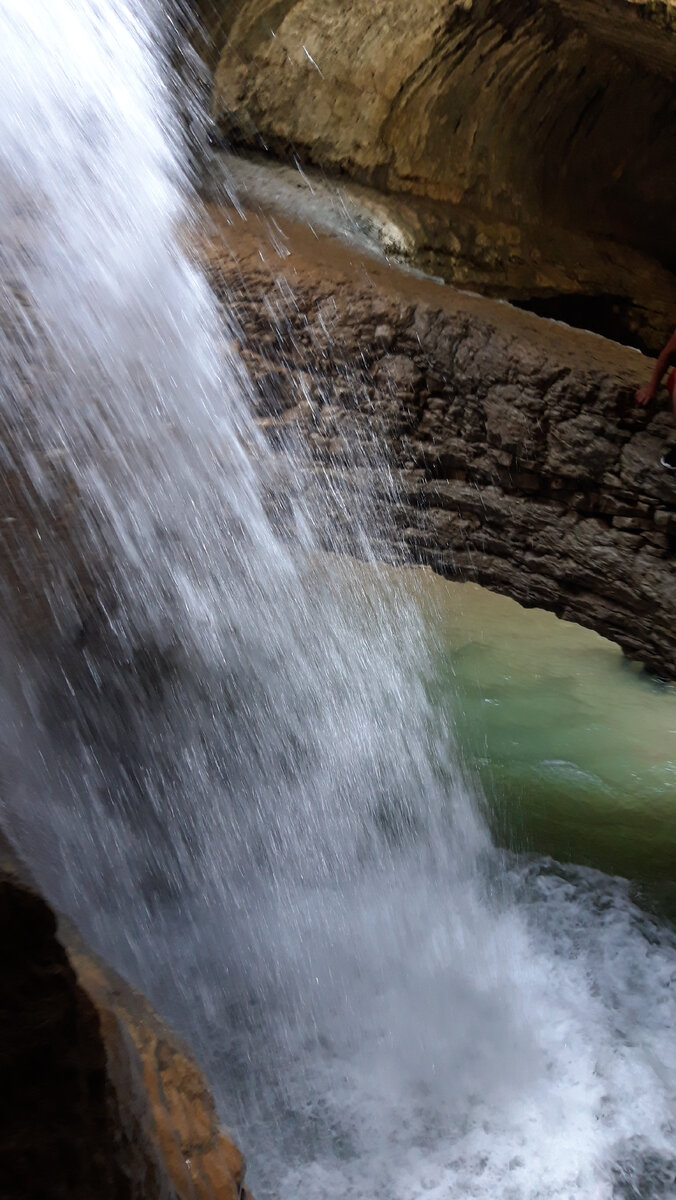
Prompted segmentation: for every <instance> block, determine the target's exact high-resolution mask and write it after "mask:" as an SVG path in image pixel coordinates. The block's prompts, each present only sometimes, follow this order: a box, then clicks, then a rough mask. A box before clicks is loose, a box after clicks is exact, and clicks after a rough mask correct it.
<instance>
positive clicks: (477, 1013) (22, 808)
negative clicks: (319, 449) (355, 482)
mask: <svg viewBox="0 0 676 1200" xmlns="http://www.w3.org/2000/svg"><path fill="white" fill-rule="evenodd" d="M163 20H164V18H163V9H162V7H161V6H160V5H157V6H155V5H148V6H147V7H146V6H143V5H141V4H139V3H136V2H133V0H32V3H31V4H30V6H28V5H26V4H25V2H24V0H0V134H1V135H2V136H0V205H1V209H0V215H2V218H3V228H5V229H6V231H7V236H6V238H5V239H4V241H3V245H2V251H1V252H0V279H1V280H2V295H1V297H0V299H1V302H2V307H3V322H2V343H1V346H0V371H1V373H2V384H3V392H2V397H3V398H2V412H1V413H0V421H1V425H2V432H3V453H4V459H5V462H4V465H5V468H6V471H7V473H8V476H9V477H11V479H12V480H13V481H14V486H13V490H12V489H11V490H10V497H11V496H13V497H14V498H15V499H16V497H17V495H18V498H19V501H20V502H19V503H18V505H17V507H16V508H15V509H13V510H12V514H11V516H10V520H11V522H12V523H13V525H16V523H17V522H18V523H19V524H18V525H17V528H16V531H15V533H16V536H14V535H13V540H12V541H7V540H6V539H5V540H3V547H4V558H3V559H2V563H3V564H4V566H3V572H2V577H3V604H4V608H3V629H2V638H3V648H4V652H5V661H6V672H5V677H4V679H3V689H2V697H1V698H2V708H1V712H2V728H1V730H0V732H1V734H2V742H3V771H2V819H3V824H4V826H5V827H6V828H7V829H8V830H9V832H10V835H11V836H12V838H13V839H14V840H15V842H16V843H17V844H18V845H19V847H20V849H21V850H22V852H23V854H24V855H25V856H26V858H27V859H28V860H29V862H30V865H31V866H32V868H33V870H34V872H35V874H36V875H37V877H38V879H39V880H40V882H41V884H42V886H43V887H44V888H45V890H46V891H47V892H48V894H49V895H50V896H51V897H52V898H53V899H54V901H55V902H56V903H57V904H58V905H59V906H61V907H62V908H63V909H64V910H65V911H66V912H68V913H69V914H70V915H71V916H73V917H74V918H75V919H76V920H77V921H78V922H79V924H80V925H81V927H82V928H83V931H84V932H85V933H86V935H87V936H88V937H89V938H90V939H91V940H92V941H93V943H94V944H95V945H96V946H97V947H98V948H99V949H101V950H102V951H103V952H104V953H105V955H106V956H107V957H108V959H109V960H110V961H111V962H112V963H113V964H115V965H117V966H118V967H119V968H120V969H121V970H123V971H125V972H126V973H127V974H128V975H129V976H130V977H131V978H132V979H133V980H134V981H135V982H136V983H138V984H139V985H140V986H141V987H143V988H144V990H146V991H147V993H148V994H149V995H150V996H151V998H152V999H153V1000H154V1001H155V1003H156V1004H157V1005H158V1006H159V1007H160V1008H161V1009H162V1011H164V1012H165V1013H166V1014H167V1015H169V1016H170V1017H171V1018H172V1020H174V1021H175V1022H176V1023H177V1024H178V1026H179V1027H180V1028H181V1029H182V1030H183V1031H184V1032H185V1033H186V1035H187V1036H188V1037H189V1039H190V1040H191V1042H192V1044H193V1046H194V1047H195V1050H196V1052H197V1053H198V1055H199V1056H200V1058H201V1059H202V1060H203V1062H204V1063H205V1065H206V1067H207V1069H208V1071H209V1073H210V1076H211V1078H212V1080H213V1083H214V1087H215V1089H216V1092H217V1095H218V1097H219V1102H220V1103H221V1105H222V1111H223V1114H224V1116H225V1117H227V1118H229V1119H230V1120H231V1121H232V1123H233V1124H234V1125H235V1128H236V1132H237V1135H238V1137H239V1139H240V1141H241V1143H242V1145H243V1147H244V1149H245V1150H246V1151H247V1154H248V1157H249V1159H250V1163H251V1168H250V1174H251V1183H252V1187H253V1189H254V1191H255V1193H256V1194H257V1196H258V1197H259V1200H263V1198H264V1197H266V1196H267V1197H273V1196H281V1197H289V1198H290V1197H292V1196H295V1195H297V1194H298V1193H301V1194H303V1195H306V1196H310V1197H313V1198H316V1200H319V1198H320V1197H331V1196H338V1195H340V1196H345V1195H352V1196H354V1197H364V1200H366V1198H369V1200H372V1198H374V1197H376V1196H382V1197H387V1198H388V1200H390V1198H391V1197H414V1196H422V1195H428V1196H438V1197H453V1198H456V1197H457V1198H458V1200H460V1198H461V1197H462V1198H463V1200H464V1198H466V1197H473V1196H476V1197H484V1196H485V1197H491V1200H492V1198H493V1197H495V1195H496V1194H500V1195H502V1196H509V1197H511V1198H513V1200H535V1198H536V1197H542V1196H549V1197H562V1198H563V1197H578V1196H579V1197H585V1200H589V1198H591V1200H606V1198H610V1197H640V1198H641V1200H646V1198H648V1197H656V1198H657V1197H660V1198H661V1197H667V1196H669V1195H670V1194H671V1192H673V1187H674V1171H675V1166H674V1154H675V1152H676V1134H675V1130H674V1107H673V1105H674V1096H675V1086H674V1074H673V1068H674V1043H673V1034H672V1029H673V1020H674V1015H675V1013H674V1008H675V1006H676V1002H675V999H674V987H673V975H674V961H675V960H674V940H673V936H672V933H671V932H670V930H669V928H668V927H667V925H666V923H664V922H662V923H660V922H659V921H658V920H657V919H654V918H652V917H650V916H648V915H645V914H644V913H643V912H642V911H641V910H640V909H639V908H637V907H636V906H635V905H634V904H633V902H632V899H631V895H630V891H629V886H628V884H627V883H625V882H623V881H622V880H618V879H613V878H610V877H608V876H604V875H601V874H599V873H596V872H594V871H591V870H587V869H584V868H577V867H558V866H556V865H555V864H554V863H552V862H551V861H549V860H543V859H534V858H532V857H529V858H520V857H519V856H518V855H509V854H505V853H503V852H501V851H498V850H496V849H494V847H493V845H492V843H491V839H490V836H489V832H488V828H487V825H486V822H485V819H484V814H485V811H486V806H485V803H484V800H483V796H482V791H481V786H480V783H479V779H478V774H477V769H476V767H477V764H476V763H475V762H473V761H471V759H469V760H468V758H467V757H466V756H463V754H462V752H461V748H460V747H461V744H462V742H463V741H464V739H465V737H466V734H465V732H463V721H464V719H465V715H466V714H467V712H468V705H469V702H468V701H467V700H464V701H463V699H462V691H461V688H460V687H458V688H457V690H456V688H455V686H454V687H452V688H449V684H448V672H447V670H446V665H445V664H446V657H447V644H446V641H445V639H444V636H443V633H442V632H441V631H440V626H439V619H438V610H437V615H433V616H430V612H429V610H428V601H427V600H426V599H424V598H423V597H422V596H421V595H420V593H419V591H418V592H416V591H415V589H414V590H413V592H412V591H411V589H410V586H409V585H410V578H409V577H408V576H406V575H401V576H395V575H393V574H392V573H389V572H385V571H382V570H380V569H379V568H378V567H377V566H376V565H375V564H372V565H371V574H370V576H369V577H368V578H367V577H366V575H365V574H364V572H363V571H362V570H357V569H355V568H354V566H353V565H352V564H350V563H349V562H347V561H341V560H339V559H337V558H336V559H335V560H334V561H333V562H331V564H330V565H329V566H326V565H325V566H321V565H320V564H319V562H318V559H317V556H316V553H315V544H316V543H317V544H319V543H323V542H325V541H326V536H327V532H326V529H324V528H323V526H324V523H325V516H324V514H323V513H322V511H321V510H320V509H318V508H316V507H315V508H311V507H309V506H308V505H304V504H303V502H302V500H301V501H299V504H298V506H297V508H296V509H295V510H293V511H292V513H291V516H290V518H289V514H287V521H288V520H289V519H290V520H291V522H292V524H294V526H295V532H296V535H297V536H296V541H295V543H294V545H295V548H294V549H289V547H288V546H287V545H286V544H285V543H282V542H281V541H280V540H279V538H278V536H277V535H276V533H275V531H274V524H271V522H270V519H269V517H268V515H267V513H266V509H265V506H264V504H263V501H262V495H263V491H264V487H265V483H266V481H267V480H268V477H269V475H270V473H271V471H272V463H271V460H270V458H269V457H268V455H267V452H266V450H265V447H264V445H263V444H262V443H261V441H260V439H259V438H258V437H257V435H256V432H255V428H254V425H253V422H252V419H251V416H250V411H249V401H248V383H247V380H246V378H245V376H244V373H243V371H242V369H241V366H240V364H238V362H237V361H235V360H232V359H231V358H228V356H227V355H226V353H225V350H224V348H223V339H222V329H223V323H224V322H225V323H227V312H226V313H219V311H218V310H217V308H216V306H215V303H214V301H213V299H212V297H211V296H210V294H209V293H208V291H207V288H206V286H205V284H204V282H203V280H202V279H201V277H200V275H199V273H198V272H197V270H196V269H195V267H194V265H193V263H192V262H191V260H190V257H189V255H188V254H187V252H186V250H185V248H184V246H183V245H182V241H185V240H186V239H185V237H183V238H182V239H181V238H180V237H179V232H178V231H179V229H181V230H183V231H184V230H185V228H186V225H189V221H190V211H191V208H190V206H191V204H192V200H191V197H190V192H189V187H188V183H187V181H186V179H185V178H184V175H183V172H182V169H181V166H180V163H181V153H180V137H179V133H178V123H177V120H176V118H175V116H174V114H173V108H172V97H171V88H170V86H169V83H168V82H167V81H166V80H165V77H164V74H163V71H162V68H161V62H162V57H163V53H164V51H163V49H162V38H163V36H164V35H163V32H162V31H163ZM275 469H277V468H275ZM8 503H9V500H8ZM361 518H362V523H363V530H364V549H365V553H366V554H368V534H369V514H368V508H367V507H365V508H364V509H363V511H362V513H361ZM21 522H24V524H23V525H22V524H21ZM64 527H65V531H66V534H67V536H64ZM36 528H37V530H38V536H37V537H34V536H33V533H32V532H31V531H34V530H35V529H36ZM22 531H24V532H25V536H22ZM317 531H320V532H321V537H320V538H317V537H316V533H317ZM73 553H75V558H74V559H73V557H72V555H73ZM80 559H82V560H83V564H84V565H83V564H82V563H80V561H79V560H80ZM10 568H11V569H10ZM36 597H40V598H41V601H42V603H41V604H40V605H39V606H38V608H37V609H36V611H35V612H34V611H33V603H34V601H35V599H36ZM38 610H39V611H38ZM28 617H30V620H29V621H28V629H27V627H26V619H27V618H28ZM38 617H39V621H38ZM36 622H38V623H37V624H36ZM452 658H453V656H452ZM456 660H457V655H455V658H454V659H453V661H456ZM482 686H483V685H482ZM489 698H490V697H489ZM484 699H485V697H484ZM463 705H464V709H463ZM469 725H470V727H471V728H472V730H478V728H479V726H478V722H477V721H476V720H473V719H471V714H470V719H469ZM554 736H555V735H554V734H553V735H552V737H553V738H554ZM557 745H558V743H557ZM547 753H548V755H549V754H550V752H549V751H548V752H547ZM480 757H485V755H484V754H483V751H482V752H481V755H480ZM551 757H552V761H554V760H561V759H566V760H567V758H568V752H567V751H565V752H564V751H563V750H556V751H551ZM478 765H479V766H481V764H480V763H479V764H478ZM497 787H498V790H499V782H498V784H497Z"/></svg>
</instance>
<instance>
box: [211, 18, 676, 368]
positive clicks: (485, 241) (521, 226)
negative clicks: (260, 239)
mask: <svg viewBox="0 0 676 1200" xmlns="http://www.w3.org/2000/svg"><path fill="white" fill-rule="evenodd" d="M199 7H200V11H201V13H202V16H203V18H204V20H205V22H206V29H207V33H208V35H209V38H210V39H211V40H210V41H209V38H207V41H208V43H209V52H208V57H209V58H210V62H211V64H212V65H215V66H216V70H215V76H214V88H213V114H214V118H215V120H216V122H217V123H218V126H219V128H220V130H221V131H222V133H223V135H224V137H225V138H226V140H227V142H228V143H229V144H230V145H231V146H233V145H234V146H241V147H246V148H248V149H259V150H264V151H265V152H271V153H272V154H274V155H277V156H278V157H281V158H286V159H291V160H292V161H293V160H295V161H301V162H303V163H304V164H315V165H316V166H319V167H322V168H325V169H328V170H330V171H333V172H337V173H340V175H342V176H343V177H347V178H349V179H352V180H354V181H356V182H358V183H360V184H366V185H370V186H371V187H372V188H374V189H377V190H378V192H379V193H380V194H381V196H382V199H383V202H384V203H385V204H387V205H389V212H390V214H391V215H392V217H393V219H394V221H395V223H396V224H397V225H398V226H400V227H401V229H402V230H403V231H405V240H407V241H408V242H410V243H411V247H412V251H411V253H412V255H413V258H414V260H415V261H416V262H417V263H418V264H419V265H421V266H423V267H424V269H425V270H428V271H431V272H432V273H435V274H439V275H442V276H443V277H444V278H446V279H447V280H449V281H451V282H455V283H457V284H458V285H459V286H463V287H470V288H472V289H473V290H478V291H481V292H485V293H486V294H488V295H494V296H504V297H506V298H508V299H514V300H519V302H520V303H523V304H524V305H525V306H526V307H532V308H534V311H549V312H551V314H552V315H554V316H557V315H558V316H561V317H562V318H563V319H565V320H567V321H569V322H570V323H572V324H580V325H581V327H584V328H595V329H597V331H598V332H601V333H604V334H606V335H608V336H612V337H614V338H616V339H617V340H626V341H627V343H628V344H631V345H636V346H638V347H639V348H641V349H648V350H650V351H656V350H657V349H658V346H659V343H660V341H661V340H662V339H663V338H664V336H665V333H666V332H667V331H668V328H669V325H670V324H671V325H673V311H674V305H675V303H676V284H675V282H674V274H673V272H674V269H675V265H676V244H675V243H674V236H673V222H672V220H671V210H670V204H671V195H672V194H673V162H674V159H675V155H676V140H675V138H676V134H675V130H676V120H675V117H676V109H675V107H674V81H675V80H676V34H675V31H674V9H673V5H671V4H670V3H668V2H666V0H661V2H659V3H651V2H648V0H609V2H608V3H604V4H602V5H599V4H593V3H589V2H587V0H585V2H584V3H578V4H574V5H573V4H571V3H569V2H568V0H545V2H544V3H540V4H533V3H531V2H530V0H516V2H510V3H506V2H505V0H501V2H498V3H492V4H486V3H483V2H477V0H470V2H466V0H432V2H428V0H425V2H424V3H423V2H421V0H404V2H397V3H395V2H394V0H357V2H356V3H349V4H348V3H345V2H344V0H331V2H330V3H325V4H323V5H321V6H320V7H319V8H318V7H317V5H316V4H313V3H312V2H311V0H282V2H279V3H274V4H273V3H269V4H266V3H261V2H260V0H236V2H235V3H224V0H200V4H199ZM576 298H577V299H576ZM543 305H544V306H545V307H544V309H543V307H542V306H543ZM578 308H579V309H580V312H579V315H578V317H577V318H576V315H575V314H576V312H577V310H578Z"/></svg>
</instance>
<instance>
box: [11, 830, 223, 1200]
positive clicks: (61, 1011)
mask: <svg viewBox="0 0 676 1200" xmlns="http://www.w3.org/2000/svg"><path fill="white" fill-rule="evenodd" d="M0 935H1V937H2V946H3V971H2V979H1V981H0V1063H1V1064H2V1080H3V1086H2V1094H1V1096H0V1195H2V1197H3V1200H43V1198H45V1197H49V1198H50V1200H92V1198H93V1197H96V1200H238V1197H242V1196H244V1195H246V1192H245V1189H244V1188H243V1175H244V1163H243V1159H242V1156H241V1154H240V1152H239V1150H238V1149H237V1147H236V1146H235V1145H234V1143H233V1142H232V1141H231V1140H230V1138H229V1137H227V1135H226V1134H225V1133H224V1132H223V1131H222V1130H221V1129H220V1128H219V1126H218V1122H217V1119H216V1115H215V1111H214V1105H213V1101H212V1099H211V1096H210V1094H209V1091H208V1087H207V1084H206V1082H205V1080H204V1078H203V1076H202V1074H201V1073H200V1071H199V1070H198V1068H197V1066H196V1065H195V1063H194V1062H193V1061H192V1059H191V1058H190V1055H189V1053H188V1052H187V1050H186V1049H185V1047H183V1046H182V1045H181V1044H180V1042H179V1041H178V1040H177V1039H176V1038H174V1037H173V1035H172V1034H171V1033H170V1032H169V1031H168V1030H167V1028H166V1027H165V1026H164V1025H163V1024H162V1022H161V1021H160V1020H159V1018H158V1017H157V1016H156V1015H155V1013H154V1012H153V1011H152V1009H151V1008H150V1006H149V1005H148V1004H147V1003H146V1002H145V1001H144V1000H143V998H142V997H140V996H138V995H137V994H136V993H134V992H133V991H132V989H130V988H129V987H128V986H127V985H126V984H124V983H123V981H122V980H120V979H119V978H118V977H116V976H115V975H114V974H113V973H112V972H109V971H108V970H107V969H105V968H104V967H103V966H102V965H101V964H100V963H98V962H97V961H96V960H95V959H94V958H93V957H92V956H91V955H89V954H88V953H87V952H86V951H85V950H84V948H83V947H82V946H80V945H77V944H75V943H74V944H73V945H72V946H71V947H70V949H69V950H66V948H65V946H64V945H63V944H62V941H61V940H60V938H61V936H62V935H61V934H57V922H56V919H55V917H54V914H53V913H52V911H51V909H50V908H49V906H48V905H47V904H46V902H45V901H44V900H43V899H42V897H41V896H40V895H39V894H38V893H37V892H36V891H34V890H33V889H32V887H30V886H27V885H26V883H25V882H24V881H23V880H22V879H21V878H20V877H19V875H18V874H17V871H16V868H15V864H14V863H13V862H12V861H11V860H8V858H7V855H6V853H5V852H4V850H3V862H2V864H1V867H0Z"/></svg>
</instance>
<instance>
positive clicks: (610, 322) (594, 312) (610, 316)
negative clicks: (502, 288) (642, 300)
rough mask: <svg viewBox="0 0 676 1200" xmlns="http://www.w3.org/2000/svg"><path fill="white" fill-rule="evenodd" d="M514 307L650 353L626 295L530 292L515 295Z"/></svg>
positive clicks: (644, 352)
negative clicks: (534, 294) (519, 295)
mask: <svg viewBox="0 0 676 1200" xmlns="http://www.w3.org/2000/svg"><path fill="white" fill-rule="evenodd" d="M511 303H512V304H513V305H514V307H515V308H521V309H524V310H525V311H526V312H532V313H534V314H535V315H536V316H538V317H547V318H549V320H553V321H563V322H564V323H565V324H566V325H572V326H573V328H574V329H586V330H587V331H588V332H589V333H598V334H600V335H601V337H605V338H610V340H611V341H613V342H620V344H621V345H623V346H631V347H632V349H635V350H640V351H641V352H642V353H643V354H651V353H652V350H651V348H650V346H649V345H648V344H647V343H646V342H645V340H644V339H643V338H642V337H641V335H640V333H639V332H638V331H637V329H636V325H635V315H634V319H632V307H633V306H632V301H631V300H630V298H629V297H627V296H616V295H612V294H608V293H604V292H597V293H595V294H592V295H589V294H587V295H585V294H581V293H576V292H559V293H554V294H552V295H548V296H527V297H522V298H519V299H513V300H512V301H511Z"/></svg>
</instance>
